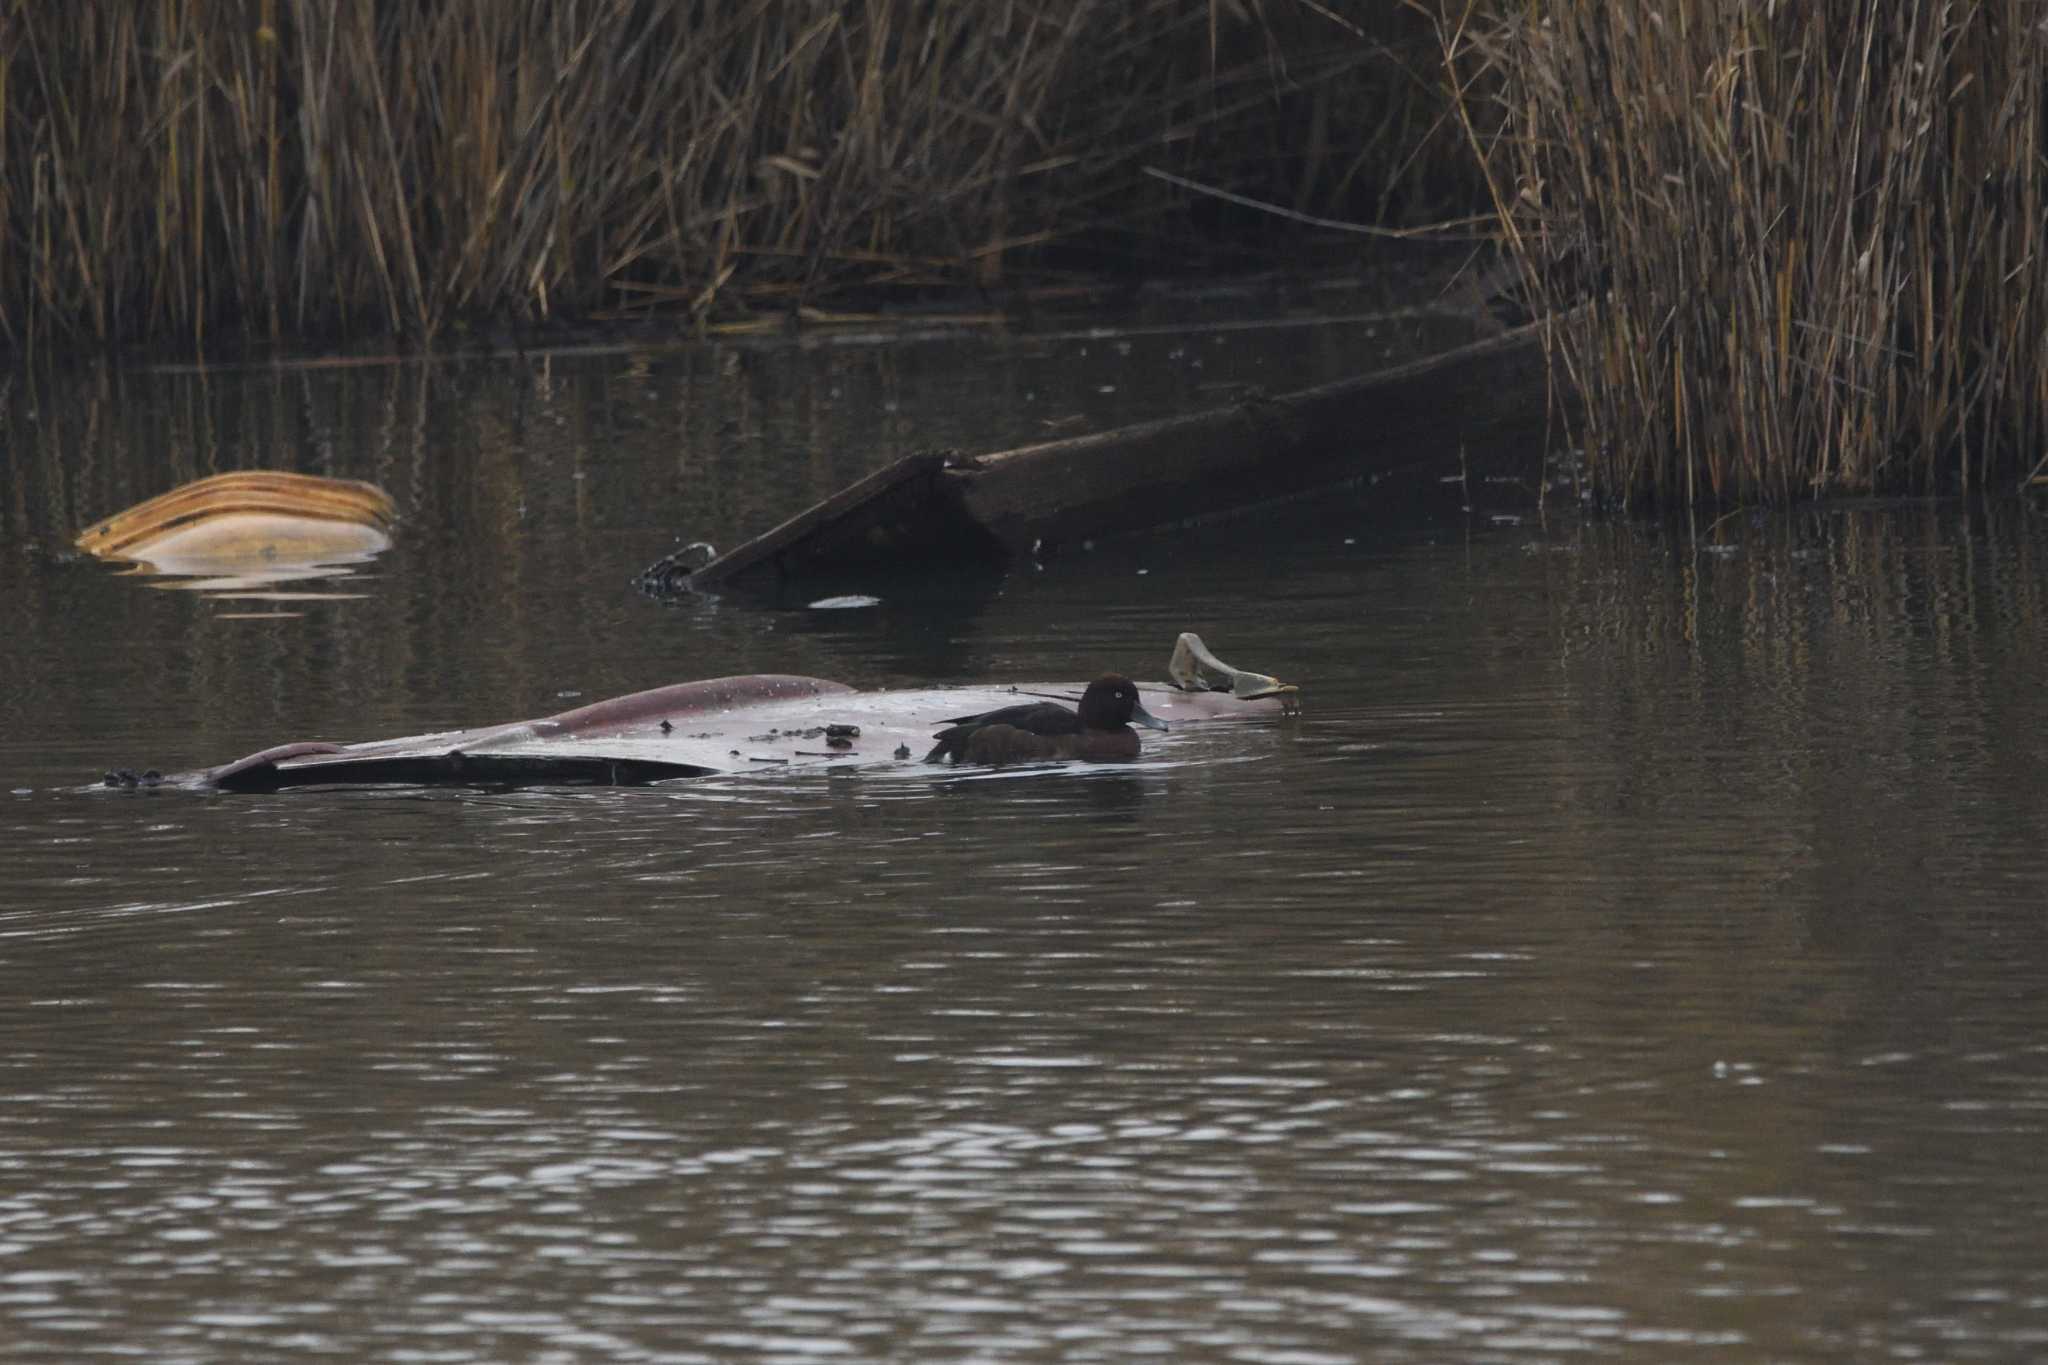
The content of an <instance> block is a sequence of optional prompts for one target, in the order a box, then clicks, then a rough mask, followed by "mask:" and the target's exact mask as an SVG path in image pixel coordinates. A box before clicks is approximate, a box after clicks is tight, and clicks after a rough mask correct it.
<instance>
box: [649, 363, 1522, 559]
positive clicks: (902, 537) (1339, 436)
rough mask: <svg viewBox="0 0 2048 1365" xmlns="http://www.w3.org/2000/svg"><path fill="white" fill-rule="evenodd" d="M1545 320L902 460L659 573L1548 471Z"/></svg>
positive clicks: (959, 553) (1000, 541)
mask: <svg viewBox="0 0 2048 1365" xmlns="http://www.w3.org/2000/svg"><path fill="white" fill-rule="evenodd" d="M1546 382H1547V380H1546V370H1545V361H1544V356H1543V351H1542V345H1541V340H1540V337H1539V334H1538V332H1537V329H1536V325H1534V324H1531V325H1529V326H1524V327H1519V328H1516V329H1514V330H1512V331H1509V332H1504V333H1502V334H1500V335H1498V336H1494V337H1489V338H1487V339H1486V340H1483V341H1478V342H1474V343H1473V344H1471V345H1469V346H1463V347H1460V348H1458V349H1457V350H1453V351H1447V352H1444V353H1442V354H1440V355H1435V356H1431V357H1428V358H1427V359H1423V360H1418V361H1415V362H1413V363H1411V364H1407V365H1401V366H1397V367H1395V368H1393V369H1390V370H1382V371H1379V372H1377V373H1374V374H1369V375H1363V376H1360V377H1358V378H1355V379H1346V380H1341V381H1339V382H1337V383H1333V384H1325V385H1322V386H1321V387H1318V388H1313V389H1304V390H1301V391H1299V392H1296V393H1290V394H1284V395H1281V396H1278V397H1273V396H1268V395H1266V394H1264V393H1259V392H1253V393H1250V394H1248V395H1247V396H1246V397H1244V398H1243V399H1242V400H1241V401H1239V402H1237V403H1235V404H1233V405H1231V406H1230V407H1227V408H1221V409H1217V410H1214V411H1209V412H1202V413H1195V414H1192V415H1190V416H1186V417H1174V418H1167V419H1165V420H1163V421H1156V422H1145V423H1141V424H1139V425H1137V426H1129V427H1121V428H1118V429H1117V430H1114V431H1105V432H1098V433H1096V434H1094V435H1090V436H1077V437H1073V438H1070V439H1067V440H1060V441H1047V442H1044V443H1041V444H1038V445H1029V446H1022V447H1019V448H1017V449H1015V450H1006V451H1002V452H1000V453H997V454H991V455H982V456H970V455H963V454H960V453H959V452H954V451H935V452H926V453H922V454H916V455H910V456H906V457H905V458H903V459H900V460H897V461H896V462H895V463H894V464H891V465H888V466H886V467H885V468H883V469H880V470H877V471H876V472H875V473H873V474H870V475H868V476H867V477H866V478H864V479H862V480H860V481H859V482H857V483H855V484H853V485H851V486H850V487H848V488H846V489H844V490H842V491H840V492H838V493H836V494H834V495H833V496H831V497H829V498H827V499H825V500H824V501H823V502H820V503H818V504H816V505H815V506H813V507H810V508H808V509H806V510H805V511H803V512H800V513H798V514H797V515H796V516H794V517H792V518H791V519H789V520H788V521H786V522H784V523H782V524H781V525H780V526H777V527H775V528H774V529H773V530H770V531H768V532H766V533H764V534H762V535H760V536H757V537H755V538H754V539H753V540H750V541H748V542H747V543H746V544H744V545H741V546H739V547H738V548H737V549H735V550H732V551H731V552H729V553H727V554H724V555H721V556H718V557H717V558H715V559H712V560H711V561H710V562H709V563H707V564H704V565H703V566H702V567H701V568H696V569H694V570H691V569H689V568H687V567H686V566H683V565H680V564H678V563H675V562H672V561H664V562H663V563H661V564H657V565H655V566H654V567H653V568H651V569H650V570H648V572H647V573H646V574H645V575H643V577H642V582H643V584H645V585H647V586H649V587H652V588H656V589H667V588H678V587H687V588H693V589H694V588H711V587H722V586H735V587H747V588H758V587H771V586H773V585H775V584H776V583H778V582H781V581H783V580H788V579H798V578H807V577H814V576H818V575H822V574H827V573H833V572H841V571H845V570H849V569H872V568H910V567H915V566H918V565H921V564H929V563H936V562H949V561H950V562H963V561H975V560H981V561H997V562H1000V561H1002V560H1004V559H1007V558H1013V557H1017V556H1022V555H1029V554H1033V553H1038V554H1044V553H1049V552H1052V551H1055V550H1057V549H1058V548H1059V547H1060V546H1062V545H1068V544H1075V543H1079V542H1082V541H1088V540H1093V539H1099V538H1107V537H1113V536H1119V535H1130V534H1135V533H1139V532H1143V531H1149V530H1155V529H1157V528H1160V527H1163V526H1171V525H1175V524H1179V523H1183V522H1187V521H1190V520H1198V519H1202V518H1206V517H1213V516H1217V515H1219V514H1222V513H1226V512H1230V511H1233V510H1236V509H1241V508H1244V507H1248V506H1253V505H1256V504H1259V503H1263V502H1269V501H1272V500H1274V499H1276V498H1282V497H1287V496H1292V495H1297V494H1300V493H1304V492H1308V491H1310V490H1312V489H1315V488H1319V487H1326V486H1328V485H1330V484H1333V483H1338V482H1343V481H1346V480H1352V479H1362V478H1375V477H1385V476H1388V475H1395V474H1402V473H1423V474H1426V475H1433V476H1438V477H1446V476H1457V475H1460V474H1465V475H1468V476H1469V477H1471V478H1475V479H1476V478H1480V477H1484V476H1487V475H1496V474H1499V473H1501V472H1503V471H1513V472H1516V473H1520V474H1526V475H1529V476H1531V477H1532V478H1533V477H1534V476H1535V475H1536V473H1537V472H1538V463H1539V461H1540V459H1541V455H1542V450H1543V446H1544V440H1545V437H1546V435H1547V433H1548V429H1549V423H1550V420H1551V414H1550V412H1549V408H1548V404H1547V403H1546V397H1545V385H1546Z"/></svg>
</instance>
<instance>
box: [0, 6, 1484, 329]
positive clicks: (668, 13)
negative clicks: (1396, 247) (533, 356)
mask: <svg viewBox="0 0 2048 1365" xmlns="http://www.w3.org/2000/svg"><path fill="white" fill-rule="evenodd" d="M1417 37H1421V38H1423V39H1424V40H1425V41H1426V39H1427V33H1426V32H1418V25H1417V23H1416V21H1415V16H1413V15H1412V14H1407V13H1404V12H1401V11H1398V10H1395V9H1391V8H1390V10H1389V13H1388V15H1387V16H1386V17H1384V18H1375V19H1373V20H1372V21H1370V22H1369V23H1366V24H1364V25H1363V26H1361V24H1360V23H1358V22H1354V21H1351V20H1346V19H1344V18H1343V17H1342V16H1340V15H1339V14H1337V12H1336V11H1335V10H1333V9H1332V8H1331V7H1329V6H1327V5H1323V4H1311V3H1307V2H1306V0H1129V3H1121V2H1120V3H1116V4H1102V3H1091V0H1033V2H1031V3H1025V2H1023V0H986V3H982V2H980V0H977V2H976V3H971V4H965V3H954V2H953V0H787V3H773V4H771V3H767V2H766V0H551V3H548V4H505V3H499V0H426V2H425V3H417V4H404V5H400V4H380V3H372V2H371V0H345V2H344V3H328V2H327V0H249V3H246V4H219V3H213V2H212V0H158V2H157V3H152V4H149V5H135V4H129V3H126V0H79V3H75V4H67V5H61V6H58V5H41V4H33V3H10V4H7V5H5V6H4V8H0V230H4V231H5V233H6V243H5V250H4V251H0V336H4V338H5V339H6V340H7V341H8V342H10V343H12V344H14V345H15V346H17V347H22V346H27V345H30V344H33V343H37V342H47V341H56V342H62V343H71V344H77V343H93V342H98V343H112V342H126V341H138V340H139V341H148V342H159V343H160V342H165V341H174V342H175V341H180V340H182V341H186V342H190V343H194V344H198V343H202V342H204V341H205V340H206V338H207V337H208V335H209V333H211V332H214V331H218V330H221V329H230V330H232V331H233V332H234V333H236V334H238V335H253V336H258V337H266V336H267V337H284V336H297V337H306V336H309V335H334V334H362V333H384V332H395V333H403V334H410V335H414V336H425V335H432V334H434V333H436V332H437V331H440V330H442V329H444V328H446V327H448V326H449V325H451V323H455V322H458V321H470V322H475V321H481V320H488V319H508V320H520V321H528V320H535V319H547V318H559V317H564V316H567V317H590V316H592V315H602V314H604V313H606V312H612V313H616V312H621V311H635V310H639V311H651V310H666V311H673V312H677V313H683V314H686V315H688V316H691V317H695V318H698V319H704V318H709V317H714V316H723V315H729V314H732V313H734V312H743V311H745V310H746V309H747V308H750V307H772V308H775V309H778V310H788V309H793V308H795V307H798V306H801V305H804V304H806V303H811V302H815V300H817V299H818V298H819V297H820V296H821V295H823V294H825V293H827V292H829V291H834V290H843V289H847V288H866V289H869V290H872V289H876V288H899V287H904V286H910V287H921V286H927V285H947V286H954V287H957V286H958V285H961V284H963V283H965V284H982V285H986V284H990V283H993V282H995V281H998V280H1001V279H1004V278H1006V276H1007V275H1008V274H1010V273H1011V272H1013V271H1014V270H1015V268H1016V263H1017V262H1018V261H1019V260H1020V259H1026V258H1027V257H1028V253H1031V252H1033V251H1037V252H1039V253H1041V255H1042V252H1043V249H1044V248H1046V247H1048V246H1051V245H1068V246H1073V245H1076V244H1085V245H1091V246H1092V247H1094V248H1098V249H1108V250H1110V251H1111V252H1112V253H1115V252H1141V253H1146V254H1148V255H1152V256H1156V255H1157V254H1158V253H1160V252H1167V253H1171V252H1174V251H1178V250H1180V249H1182V248H1183V247H1184V246H1185V245H1186V239H1185V238H1184V237H1181V236H1178V235H1176V234H1177V232H1178V231H1179V230H1178V229H1177V228H1175V227H1174V226H1173V225H1174V224H1175V223H1177V222H1179V221H1181V220H1184V219H1185V218H1187V217H1188V212H1187V210H1188V202H1189V201H1188V196H1187V193H1186V192H1185V191H1184V190H1180V189H1176V188H1175V187H1173V186H1171V185H1168V184H1166V183H1164V182H1161V181H1159V180H1156V179H1152V178H1148V177H1145V176H1143V175H1141V174H1139V173H1138V172H1139V169H1140V167H1141V166H1142V165H1146V164H1156V165H1160V166H1164V167H1167V168H1169V169H1173V170H1177V171H1180V172H1183V173H1186V174H1189V175H1191V176H1194V177H1195V178H1197V179H1200V180H1203V181H1205V182H1209V183H1220V184H1224V185H1227V186H1231V187H1233V188H1237V189H1242V190H1246V191H1248V192H1251V193H1254V194H1258V195H1259V196H1260V197H1263V198H1274V199H1279V200H1281V201H1282V202H1285V203H1288V204H1291V205H1294V206H1295V207H1297V208H1303V209H1311V210H1314V211H1317V212H1334V213H1340V214H1344V213H1355V212H1356V211H1358V210H1359V209H1361V208H1364V209H1367V210H1369V211H1372V212H1375V213H1390V212H1398V211H1400V209H1401V208H1402V206H1403V205H1404V204H1405V205H1409V206H1411V207H1412V206H1413V205H1415V204H1416V203H1417V202H1419V199H1420V198H1421V196H1422V195H1423V194H1424V193H1425V192H1426V187H1427V182H1428V181H1429V180H1430V179H1431V178H1432V177H1441V176H1444V175H1445V174H1447V173H1448V174H1450V175H1451V176H1452V177H1453V178H1455V177H1456V175H1457V174H1459V171H1458V170H1457V168H1456V166H1457V163H1456V162H1455V161H1454V160H1453V159H1452V156H1451V155H1450V154H1449V153H1447V150H1446V149H1447V148H1450V151H1451V152H1455V153H1456V155H1458V156H1462V155H1463V153H1462V151H1459V150H1458V149H1456V148H1455V146H1454V145H1453V144H1452V141H1451V140H1450V139H1446V138H1442V137H1438V136H1436V135H1435V132H1434V129H1433V127H1432V123H1431V120H1432V117H1433V115H1432V114H1431V112H1430V111H1429V109H1428V108H1427V107H1425V106H1426V103H1427V98H1428V96H1427V94H1426V93H1425V100H1424V104H1422V105H1418V103H1417V102H1416V99H1415V94H1416V90H1417V88H1418V86H1417V83H1416V82H1415V80H1414V79H1413V77H1412V75H1410V74H1409V70H1408V69H1404V67H1403V65H1402V58H1403V55H1404V52H1407V54H1408V55H1409V56H1410V57H1413V58H1414V59H1415V60H1414V65H1418V66H1426V65H1427V63H1426V62H1423V61H1422V60H1421V59H1420V56H1419V54H1415V53H1413V52H1412V51H1410V50H1408V49H1404V48H1403V47H1402V44H1404V43H1411V42H1412V40H1413V39H1415V38H1417Z"/></svg>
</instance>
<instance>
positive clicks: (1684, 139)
mask: <svg viewBox="0 0 2048 1365" xmlns="http://www.w3.org/2000/svg"><path fill="white" fill-rule="evenodd" d="M1446 13H1447V17H1446V18H1445V19H1444V29H1443V34H1444V42H1445V46H1446V49H1447V53H1448V56H1449V69H1450V70H1451V71H1452V73H1453V75H1454V77H1455V82H1456V84H1457V87H1458V89H1459V90H1460V92H1461V94H1462V96H1463V108H1464V110H1465V112H1466V115H1467V118H1468V120H1469V127H1470V129H1471V133H1472V137H1473V140H1474V143H1475V145H1476V146H1477V147H1478V148H1479V150H1480V151H1481V153H1482V156H1483V157H1484V159H1485V162H1486V165H1487V167H1488V173H1489V176H1490V179H1491V183H1492V189H1493V195H1494V199H1495V202H1496V204H1497V205H1498V207H1499V209H1500V213H1501V220H1502V229H1503V232H1504V234H1505V235H1506V237H1507V239H1508V242H1509V245H1510V247H1511V249H1512V251H1513V253H1514V255H1515V257H1516V259H1517V261H1518V262H1519V264H1520V266H1521V269H1522V271H1523V273H1524V275H1525V277H1526V280H1527V282H1528V286H1529V289H1530V291H1531V293H1532V295H1533V299H1534V303H1535V305H1536V307H1537V309H1538V311H1539V312H1542V313H1544V314H1546V315H1547V316H1548V318H1549V334H1550V338H1551V340H1552V342H1553V344H1554V347H1555V355H1556V357H1557V358H1558V360H1559V361H1560V362H1561V365H1562V369H1563V371H1564V372H1565V373H1566V374H1567V375H1568V376H1569V379H1570V382H1571V383H1572V384H1573V385H1574V386H1575V387H1576V388H1577V390H1578V391H1579V396H1580V397H1581V398H1582V399H1583V403H1584V426H1585V431H1584V434H1585V437H1586V444H1587V447H1588V455H1589V459H1590V463H1591V466H1592V469H1593V472H1594V474H1595V476H1596V478H1597V480H1598V482H1599V484H1600V486H1601V487H1602V488H1604V489H1605V490H1606V491H1607V492H1608V493H1610V494H1612V495H1613V496H1615V497H1617V498H1620V499H1628V500H1636V501H1650V502H1656V503H1659V504H1662V505H1670V504H1673V503H1679V502H1683V503H1695V502H1699V503H1705V502H1712V501H1729V500H1738V501H1750V500H1770V499H1786V498H1793V497H1801V496H1807V495H1811V494H1818V493H1826V492H1845V491H1846V492H1863V491H1918V490H1934V489H1964V488H1970V487H1975V486H1980V485H1982V484H1985V483H1987V482H1991V481H1997V480H2007V479H2010V478H2013V477H2016V476H2021V475H2025V474H2026V473H2027V472H2028V470H2029V469H2031V468H2032V467H2033V466H2034V465H2035V464H2036V462H2037V461H2040V460H2042V459H2043V458H2044V456H2048V442H2044V437H2048V254H2044V253H2048V239H2044V230H2048V229H2044V215H2048V18H2044V11H2043V8H2042V6H2041V4H2040V3H2039V0H1816V2H1815V3H1784V0H1671V2H1670V3H1664V4H1657V5H1648V4H1639V3H1624V4H1614V3H1608V2H1607V0H1505V2H1504V3H1500V4H1497V5H1494V6H1493V7H1492V8H1490V9H1487V10H1482V11H1479V12H1478V13H1477V14H1475V13H1474V12H1473V11H1472V10H1471V8H1470V7H1469V6H1460V5H1459V4H1458V3H1457V0H1450V3H1449V5H1448V8H1447V12H1446Z"/></svg>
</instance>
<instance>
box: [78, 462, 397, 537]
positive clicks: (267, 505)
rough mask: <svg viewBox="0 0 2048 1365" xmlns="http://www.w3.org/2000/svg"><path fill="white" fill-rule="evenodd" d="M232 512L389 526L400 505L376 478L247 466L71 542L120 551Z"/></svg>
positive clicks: (174, 492)
mask: <svg viewBox="0 0 2048 1365" xmlns="http://www.w3.org/2000/svg"><path fill="white" fill-rule="evenodd" d="M229 512H253V513H260V514H270V515H280V516H295V517H309V518H313V519H316V520H322V521H341V522H349V523H351V524H354V525H358V526H373V527H376V528H377V529H379V530H388V529H389V528H390V526H391V524H392V522H393V521H394V520H395V519H396V517H397V512H398V508H397V504H396V503H394V502H393V501H392V500H391V495H390V494H389V493H386V492H385V491H384V490H383V489H381V488H379V487H377V486H376V485H375V484H371V483H362V482H359V481H357V480H355V479H330V478H325V477H322V476H320V475H316V474H292V473H286V472H284V471H281V470H262V469H244V470H236V471H233V472H231V473H227V474H215V475H213V476H212V477H210V478H205V479H198V480H195V481H194V482H192V483H187V484H181V485H179V486H178V487H176V488H173V489H171V490H170V491H168V492H165V493H160V494H158V495H157V496H156V497H153V498H151V499H149V500H148V501H146V502H141V503H137V504H136V505H135V506H133V507H130V508H127V509H126V510H124V511H121V512H117V513H115V514H114V515H113V516H111V517H108V518H106V519H105V520H104V521H99V522H95V523H94V524H92V525H91V526H88V527H86V528H85V530H83V531H81V532H79V533H78V536H77V538H76V539H75V540H74V541H73V542H72V544H74V545H75V546H76V547H77V548H79V549H81V550H83V551H85V552H86V553H88V554H93V555H99V556H102V557H121V556H122V552H123V551H124V550H126V549H129V548H131V547H133V546H134V545H136V544H137V543H138V542H141V541H144V540H147V539H150V538H152V537H155V536H158V535H160V534H162V533H163V532H165V531H167V530H170V529H172V528H174V527H177V526H181V525H184V524H187V523H190V522H193V521H197V520H201V519H203V518H206V517H212V516H218V515H221V514H223V513H229Z"/></svg>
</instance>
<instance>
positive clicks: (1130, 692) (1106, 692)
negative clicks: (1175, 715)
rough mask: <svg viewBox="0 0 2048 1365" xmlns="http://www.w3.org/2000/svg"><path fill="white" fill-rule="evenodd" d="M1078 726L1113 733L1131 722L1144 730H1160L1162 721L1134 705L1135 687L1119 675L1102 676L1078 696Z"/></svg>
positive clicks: (1163, 727) (1163, 726)
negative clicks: (1079, 698)
mask: <svg viewBox="0 0 2048 1365" xmlns="http://www.w3.org/2000/svg"><path fill="white" fill-rule="evenodd" d="M1079 710H1080V714H1081V724H1082V725H1083V726H1084V727H1086V728H1087V729H1090V730H1114V729H1117V728H1118V727H1120V726H1124V725H1129V724H1131V723H1132V722H1133V721H1135V722H1136V723H1138V724H1139V725H1142V726H1144V727H1145V728H1146V729H1147V730H1164V729H1165V728H1166V722H1165V721H1163V720H1161V719H1159V717H1157V716H1155V715H1153V714H1152V713H1151V712H1150V711H1147V710H1146V709H1145V708H1144V707H1143V706H1141V705H1139V704H1138V685H1137V684H1136V683H1134V682H1132V681H1131V680H1130V679H1129V678H1126V677H1125V676H1124V675H1123V674H1121V673H1105V674H1103V675H1102V676H1101V677H1099V678H1097V679H1096V680H1095V681H1094V682H1092V683H1089V684H1088V690H1087V691H1085V692H1083V693H1082V694H1081V705H1080V708H1079Z"/></svg>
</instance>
